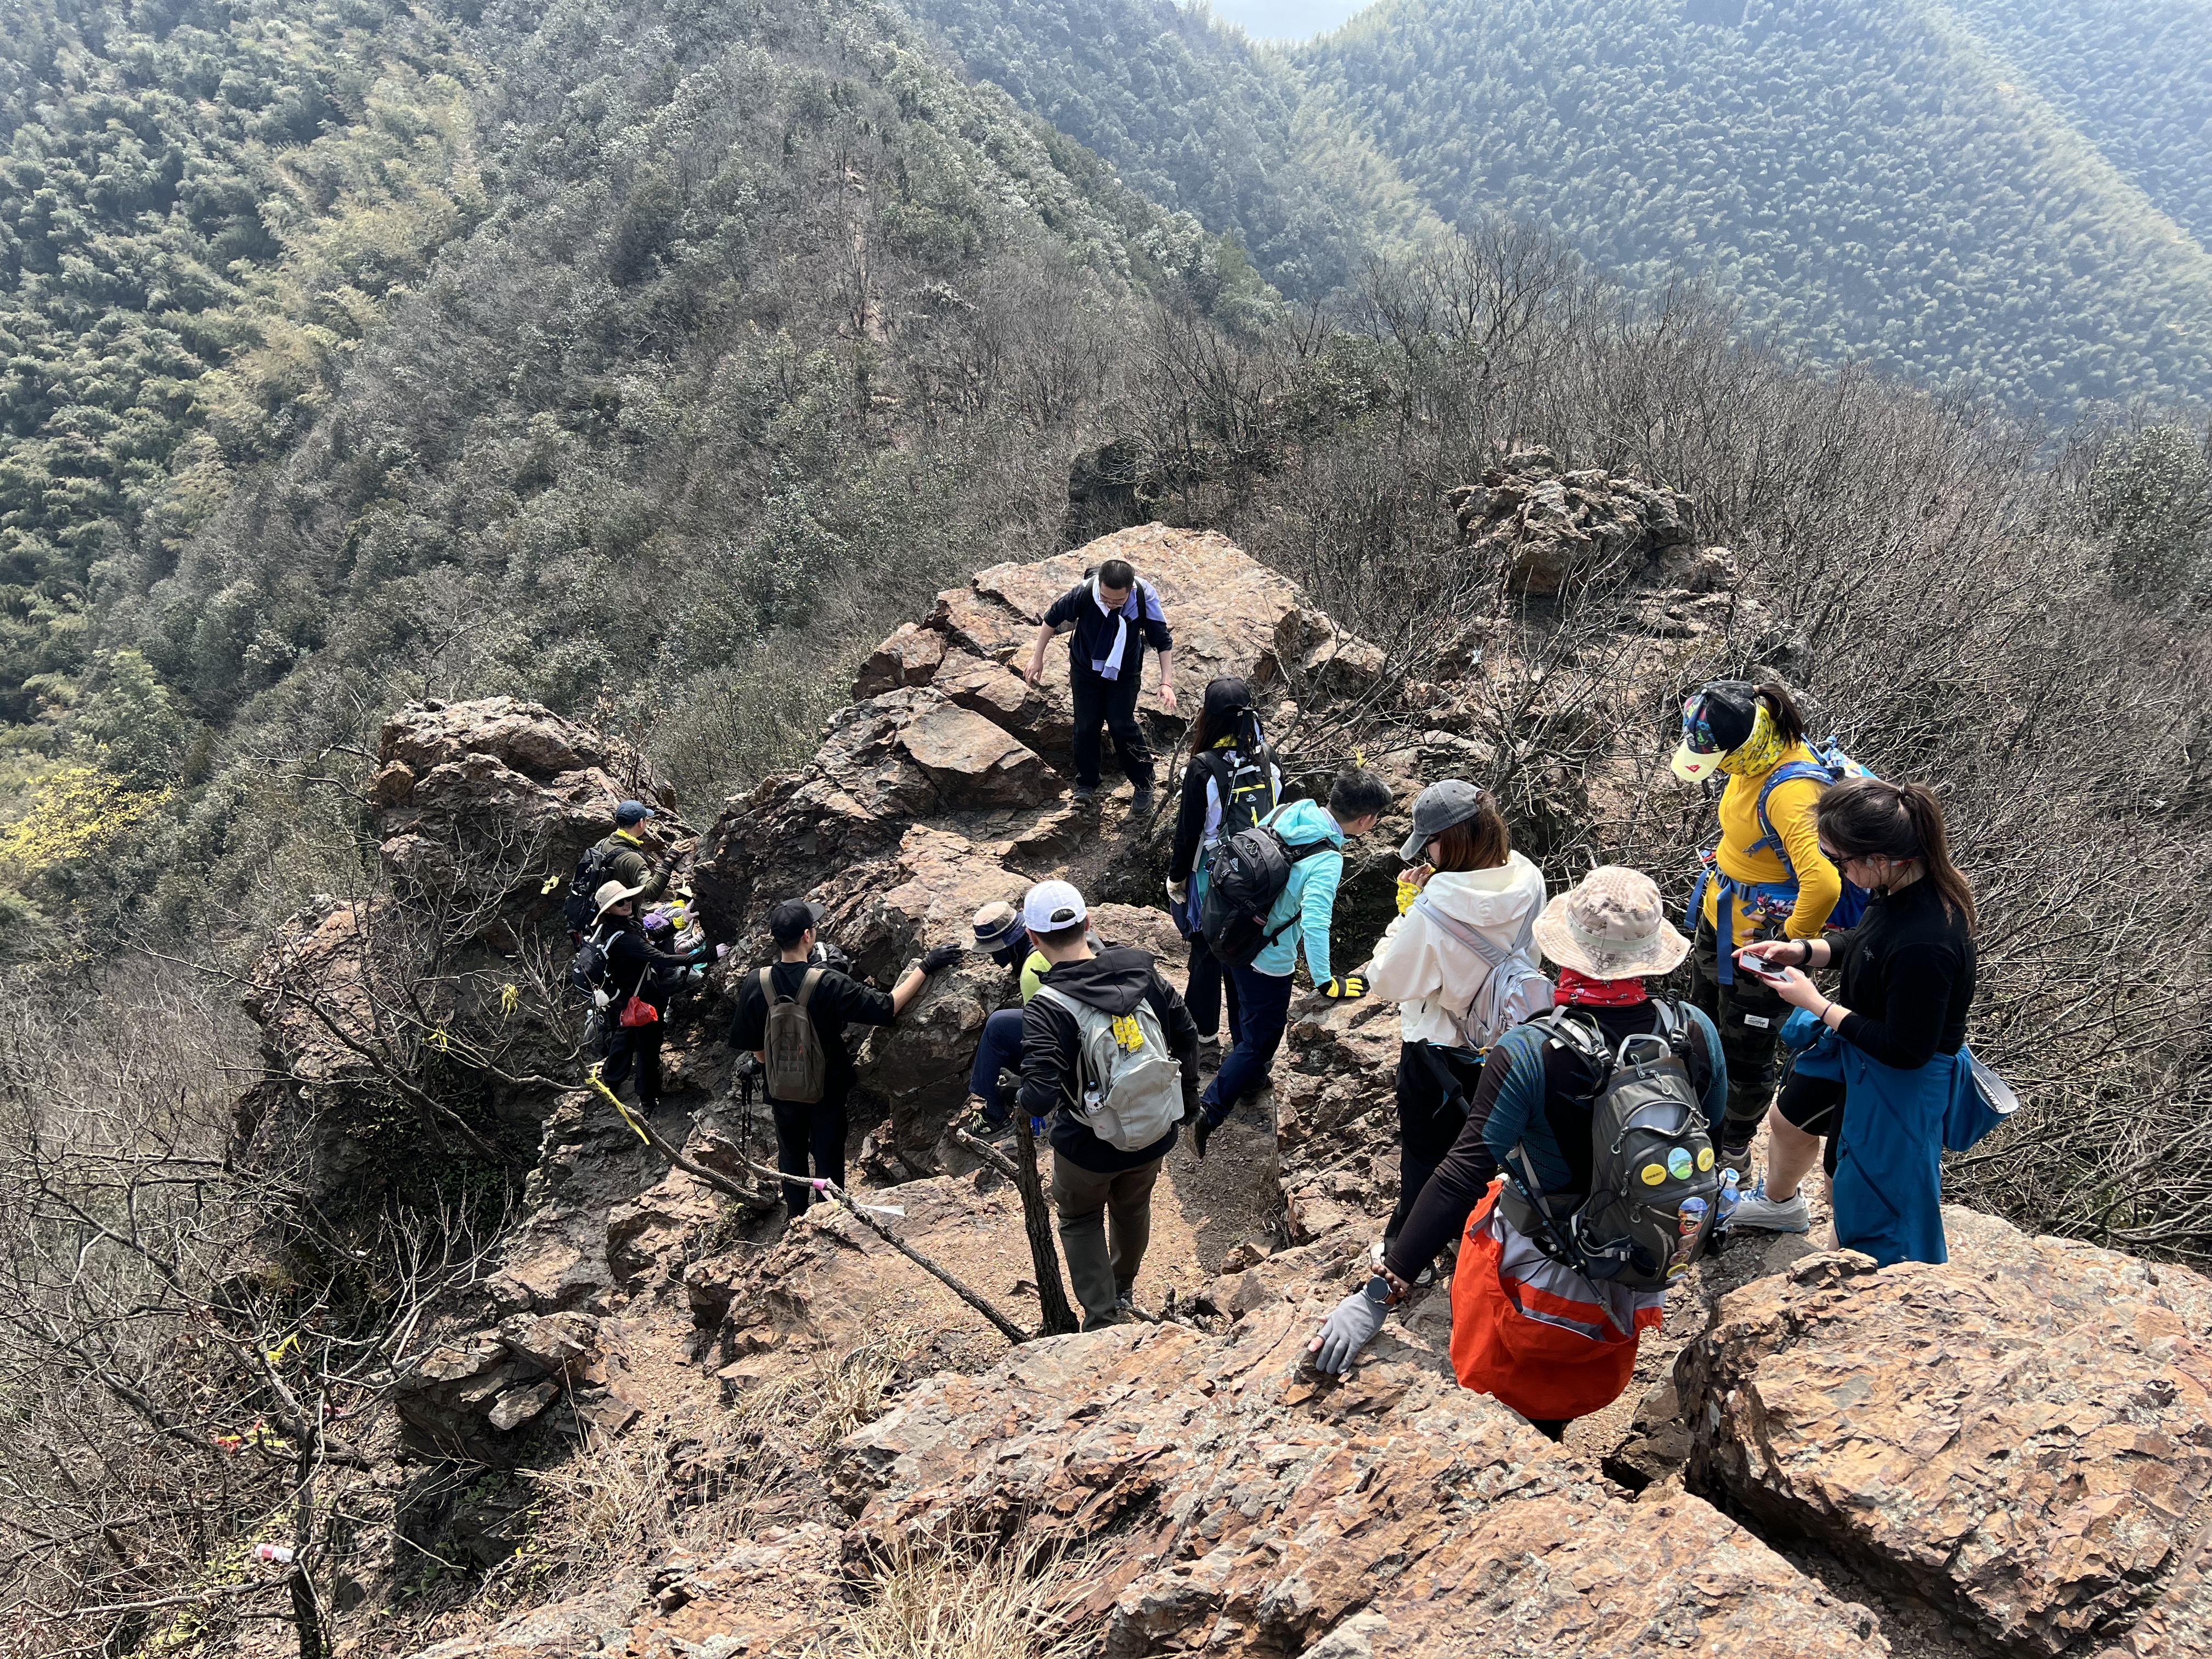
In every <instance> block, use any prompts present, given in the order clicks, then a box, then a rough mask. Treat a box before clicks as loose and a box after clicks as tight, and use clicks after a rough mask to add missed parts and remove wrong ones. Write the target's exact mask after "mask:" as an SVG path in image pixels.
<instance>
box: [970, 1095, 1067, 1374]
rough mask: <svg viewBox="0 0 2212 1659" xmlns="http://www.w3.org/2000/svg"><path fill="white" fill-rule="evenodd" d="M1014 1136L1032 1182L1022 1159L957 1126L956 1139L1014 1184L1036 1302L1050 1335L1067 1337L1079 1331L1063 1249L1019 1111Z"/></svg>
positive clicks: (1033, 1146) (1027, 1128)
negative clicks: (1056, 1237) (1062, 1267)
mask: <svg viewBox="0 0 2212 1659" xmlns="http://www.w3.org/2000/svg"><path fill="white" fill-rule="evenodd" d="M1015 1115H1016V1117H1017V1119H1018V1121H1017V1123H1016V1124H1015V1133H1017V1134H1018V1135H1019V1136H1020V1137H1021V1148H1022V1152H1023V1154H1024V1158H1025V1159H1026V1161H1027V1165H1028V1172H1029V1179H1028V1180H1026V1181H1024V1180H1023V1179H1022V1173H1023V1160H1021V1159H1016V1158H1008V1157H1007V1156H1006V1154H1005V1153H1004V1152H1000V1150H999V1149H998V1148H997V1147H996V1146H992V1145H991V1144H990V1143H989V1142H988V1141H986V1140H979V1139H976V1138H975V1136H974V1135H971V1134H969V1133H968V1132H967V1131H966V1130H965V1129H963V1128H960V1127H957V1125H956V1126H955V1127H954V1128H953V1131H952V1135H953V1139H956V1140H957V1141H958V1142H959V1143H960V1144H961V1145H962V1146H965V1147H967V1148H968V1149H969V1151H970V1152H975V1153H976V1154H978V1155H979V1156H980V1157H981V1158H983V1160H984V1161H985V1162H986V1163H988V1164H993V1165H994V1166H995V1167H996V1168H998V1169H999V1170H1000V1171H1002V1172H1003V1173H1004V1174H1005V1176H1006V1179H1007V1180H1009V1181H1011V1182H1013V1183H1014V1190H1015V1191H1016V1192H1017V1193H1019V1194H1021V1199H1022V1231H1024V1232H1025V1233H1027V1234H1028V1235H1029V1241H1030V1261H1031V1263H1032V1264H1033V1265H1034V1266H1035V1267H1036V1286H1037V1303H1038V1306H1039V1308H1040V1309H1041V1310H1042V1313H1043V1315H1044V1332H1043V1334H1045V1335H1047V1336H1066V1335H1067V1334H1069V1333H1070V1332H1072V1331H1075V1330H1079V1329H1080V1328H1081V1326H1080V1325H1079V1322H1077V1320H1076V1317H1075V1310H1074V1309H1073V1308H1072V1307H1070V1306H1069V1305H1068V1302H1067V1287H1066V1284H1065V1283H1064V1282H1063V1281H1062V1280H1061V1279H1060V1248H1059V1246H1058V1245H1056V1244H1054V1243H1053V1237H1052V1215H1051V1212H1050V1211H1049V1210H1048V1209H1047V1208H1046V1206H1045V1200H1044V1190H1043V1188H1042V1186H1041V1185H1040V1184H1039V1183H1038V1181H1037V1177H1036V1141H1035V1140H1033V1139H1031V1138H1030V1125H1029V1118H1028V1116H1027V1115H1025V1114H1023V1113H1022V1112H1021V1111H1020V1110H1019V1109H1018V1108H1017V1109H1016V1114H1015Z"/></svg>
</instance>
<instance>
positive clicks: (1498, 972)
mask: <svg viewBox="0 0 2212 1659" xmlns="http://www.w3.org/2000/svg"><path fill="white" fill-rule="evenodd" d="M1413 908H1415V909H1416V910H1419V912H1420V913H1421V914H1422V915H1425V916H1426V917H1427V918H1428V919H1429V920H1430V921H1433V922H1434V923H1436V925H1437V927H1441V928H1443V931H1444V933H1446V934H1447V935H1448V936H1449V937H1450V938H1452V939H1457V940H1458V941H1459V942H1460V943H1461V944H1462V945H1465V946H1467V948H1468V950H1470V951H1474V953H1475V955H1477V956H1478V957H1481V958H1482V959H1483V960H1484V961H1485V962H1486V963H1489V964H1490V977H1489V978H1487V979H1486V980H1484V981H1483V982H1482V988H1481V989H1480V991H1477V992H1476V993H1475V994H1474V1001H1473V1002H1471V1003H1469V1004H1468V1006H1466V1007H1464V1008H1462V1009H1461V1010H1460V1012H1458V1013H1456V1014H1455V1015H1453V1016H1452V1023H1453V1024H1455V1025H1457V1026H1458V1027H1459V1034H1460V1040H1461V1041H1462V1042H1465V1043H1466V1044H1467V1046H1468V1048H1488V1047H1490V1045H1491V1044H1492V1043H1493V1042H1497V1041H1498V1038H1500V1037H1502V1036H1504V1035H1505V1034H1506V1033H1507V1032H1508V1031H1510V1030H1512V1029H1513V1028H1514V1027H1515V1026H1516V1025H1521V1024H1526V1023H1527V1022H1528V1021H1529V1020H1532V1019H1534V1018H1537V1017H1538V1016H1539V1015H1541V1014H1547V1013H1549V1012H1551V1011H1552V1009H1553V1006H1554V1004H1555V1003H1556V1002H1557V1001H1558V990H1557V987H1554V986H1553V983H1552V981H1550V980H1548V979H1547V978H1545V977H1544V971H1543V969H1541V968H1539V967H1537V966H1536V959H1535V957H1534V945H1535V942H1536V934H1535V926H1536V913H1535V912H1534V911H1533V910H1532V911H1530V912H1529V913H1528V916H1527V917H1526V918H1524V919H1523V920H1522V923H1521V937H1520V938H1519V939H1516V940H1514V941H1513V948H1512V949H1511V950H1510V951H1502V950H1500V949H1499V948H1498V946H1497V945H1493V944H1492V943H1491V942H1490V941H1489V940H1488V939H1486V938H1484V937H1483V936H1482V934H1481V933H1479V932H1477V931H1476V930H1475V929H1474V928H1472V927H1466V926H1464V925H1463V924H1462V923H1460V922H1456V921H1453V920H1452V919H1451V918H1450V917H1449V916H1448V915H1445V914H1444V913H1443V909H1442V908H1439V907H1438V906H1437V905H1433V904H1431V903H1430V902H1429V896H1428V895H1427V894H1426V893H1424V894H1422V895H1421V896H1419V898H1417V899H1415V900H1414V901H1413Z"/></svg>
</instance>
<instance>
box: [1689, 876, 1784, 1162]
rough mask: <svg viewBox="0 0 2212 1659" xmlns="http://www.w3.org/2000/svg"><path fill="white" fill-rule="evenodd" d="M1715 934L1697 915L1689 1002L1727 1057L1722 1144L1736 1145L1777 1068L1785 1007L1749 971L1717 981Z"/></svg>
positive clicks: (1759, 1114) (1762, 1113) (1758, 1117)
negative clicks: (1730, 981)
mask: <svg viewBox="0 0 2212 1659" xmlns="http://www.w3.org/2000/svg"><path fill="white" fill-rule="evenodd" d="M1719 950H1720V935H1719V933H1717V932H1716V931H1715V929H1714V927H1713V925H1712V923H1711V922H1710V921H1705V919H1704V918H1703V917H1699V921H1698V934H1697V939H1696V940H1695V942H1694V945H1693V946H1692V951H1691V975H1690V1000H1691V1001H1692V1002H1693V1003H1695V1004H1696V1005H1697V1006H1699V1007H1700V1008H1702V1009H1704V1010H1705V1012H1706V1014H1707V1015H1708V1016H1710V1017H1711V1020H1712V1022H1713V1024H1714V1026H1715V1027H1716V1029H1717V1030H1719V1032H1720V1034H1721V1054H1722V1057H1723V1059H1725V1060H1727V1061H1728V1123H1727V1127H1725V1128H1723V1130H1722V1132H1721V1141H1722V1144H1723V1146H1743V1145H1745V1144H1746V1143H1747V1142H1748V1141H1749V1140H1750V1139H1751V1138H1752V1137H1753V1135H1755V1134H1757V1133H1759V1125H1760V1124H1762V1123H1764V1122H1765V1121H1766V1109H1767V1107H1768V1106H1769V1105H1770V1104H1771V1103H1772V1102H1773V1099H1774V1085H1775V1084H1776V1083H1777V1082H1778V1080H1779V1079H1780V1076H1781V1072H1782V1066H1781V1048H1782V1022H1783V1021H1784V1020H1785V1019H1787V1018H1789V1017H1790V1005H1789V1004H1788V1003H1786V1002H1784V1000H1782V999H1781V998H1780V997H1778V996H1777V995H1776V994H1774V991H1773V990H1772V988H1771V987H1769V986H1766V985H1763V984H1761V983H1760V982H1759V981H1758V980H1756V979H1754V978H1753V977H1752V976H1751V975H1749V974H1747V973H1744V972H1743V971H1741V969H1738V970H1737V973H1736V975H1735V982H1734V983H1733V984H1729V985H1723V984H1722V983H1721V981H1720V957H1719Z"/></svg>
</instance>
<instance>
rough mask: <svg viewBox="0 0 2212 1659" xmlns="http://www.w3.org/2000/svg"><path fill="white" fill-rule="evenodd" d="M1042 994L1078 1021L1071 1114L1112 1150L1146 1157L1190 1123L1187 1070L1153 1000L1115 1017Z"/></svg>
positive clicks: (1044, 990)
mask: <svg viewBox="0 0 2212 1659" xmlns="http://www.w3.org/2000/svg"><path fill="white" fill-rule="evenodd" d="M1037 994H1038V995H1039V996H1041V997H1048V998H1050V999H1051V1000H1052V1001H1053V1002H1054V1005H1055V1006H1059V1007H1061V1008H1065V1009H1066V1010H1067V1012H1069V1013H1071V1014H1073V1015H1074V1016H1075V1033H1076V1036H1075V1061H1076V1089H1077V1097H1076V1099H1075V1100H1074V1101H1073V1102H1072V1103H1070V1104H1069V1105H1068V1107H1067V1109H1068V1110H1070V1111H1072V1112H1073V1113H1074V1114H1075V1115H1076V1117H1077V1120H1078V1121H1079V1122H1081V1123H1082V1125H1083V1127H1085V1128H1086V1129H1088V1130H1090V1131H1091V1133H1092V1134H1094V1135H1097V1137H1098V1138H1099V1139H1101V1140H1103V1141H1104V1142H1105V1143H1106V1144H1107V1145H1108V1146H1115V1147H1118V1148H1120V1149H1121V1151H1122V1152H1142V1151H1143V1150H1144V1149H1145V1148H1146V1147H1147V1146H1152V1145H1153V1144H1154V1143H1155V1142H1157V1141H1158V1139H1160V1138H1161V1137H1162V1136H1163V1135H1164V1134H1166V1133H1167V1132H1168V1131H1169V1130H1170V1129H1172V1128H1173V1127H1175V1126H1176V1124H1178V1123H1180V1122H1182V1066H1179V1065H1177V1064H1176V1059H1175V1056H1174V1055H1172V1054H1170V1053H1169V1052H1168V1044H1167V1037H1166V1035H1165V1034H1164V1032H1162V1030H1160V1022H1159V1017H1158V1015H1157V1014H1155V1013H1153V1012H1152V1004H1151V1003H1150V1002H1142V1001H1140V1002H1139V1003H1138V1004H1137V1006H1136V1008H1135V1010H1134V1011H1133V1012H1130V1013H1127V1014H1120V1015H1115V1014H1109V1013H1108V1012H1106V1011H1105V1010H1104V1009H1103V1008H1094V1007H1092V1006H1091V1005H1090V1004H1089V1003H1087V1002H1078V1001H1077V1000H1075V999H1074V998H1073V997H1072V996H1069V995H1068V994H1066V992H1064V991H1056V990H1054V988H1053V987H1051V986H1050V985H1040V986H1039V987H1037Z"/></svg>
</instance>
